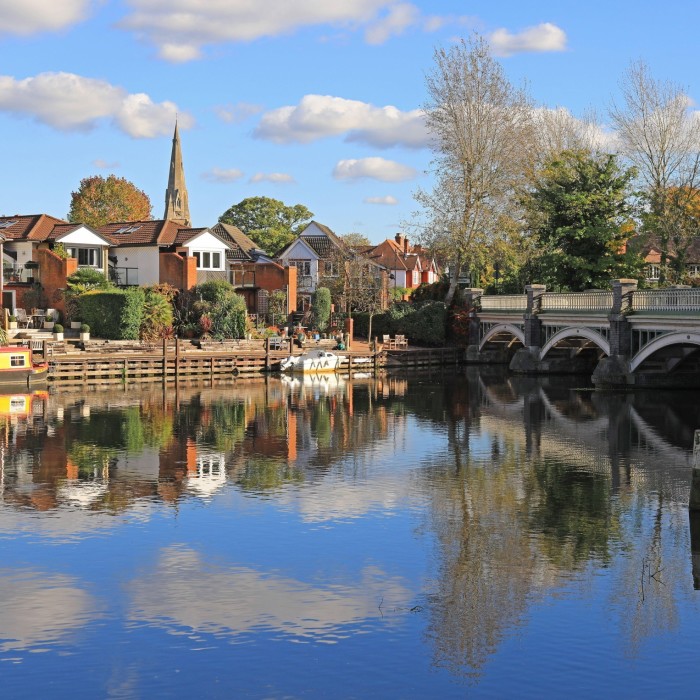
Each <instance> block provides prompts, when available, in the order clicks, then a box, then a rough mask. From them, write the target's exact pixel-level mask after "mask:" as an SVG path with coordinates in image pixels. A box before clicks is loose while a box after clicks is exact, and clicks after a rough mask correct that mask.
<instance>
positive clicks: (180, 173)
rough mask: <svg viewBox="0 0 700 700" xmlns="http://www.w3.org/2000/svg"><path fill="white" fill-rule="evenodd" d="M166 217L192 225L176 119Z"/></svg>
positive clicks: (166, 193) (164, 215) (166, 198)
mask: <svg viewBox="0 0 700 700" xmlns="http://www.w3.org/2000/svg"><path fill="white" fill-rule="evenodd" d="M163 218H164V219H171V220H173V221H177V222H178V223H181V224H183V225H184V226H191V225H192V222H191V221H190V205H189V201H188V197H187V185H186V184H185V168H184V167H183V165H182V149H181V147H180V133H179V131H178V130H177V119H176V120H175V133H174V134H173V152H172V154H171V156H170V174H169V176H168V189H167V190H166V191H165V214H163Z"/></svg>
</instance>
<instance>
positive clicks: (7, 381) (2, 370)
mask: <svg viewBox="0 0 700 700" xmlns="http://www.w3.org/2000/svg"><path fill="white" fill-rule="evenodd" d="M48 371H49V366H48V364H47V363H46V362H34V360H33V359H32V350H31V348H25V347H21V346H20V347H14V346H12V347H7V346H0V390H1V389H4V388H8V389H12V388H15V387H16V388H20V387H21V388H24V387H27V388H29V387H33V386H37V385H41V384H45V383H46V379H47V375H48Z"/></svg>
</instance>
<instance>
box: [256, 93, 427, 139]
mask: <svg viewBox="0 0 700 700" xmlns="http://www.w3.org/2000/svg"><path fill="white" fill-rule="evenodd" d="M340 134H346V140H347V141H356V142H361V143H366V144H369V145H370V146H374V147H375V148H390V147H392V146H405V147H407V148H425V147H427V146H428V145H429V144H430V137H429V134H428V131H427V129H426V127H425V120H424V117H423V112H422V111H421V110H419V109H414V110H412V111H410V112H402V111H401V110H399V109H397V108H396V107H393V106H391V105H388V106H386V107H375V106H374V105H371V104H368V103H367V102H360V101H359V100H348V99H345V98H343V97H332V96H330V95H305V96H304V97H303V98H302V99H301V102H299V104H298V105H297V106H287V107H280V108H278V109H274V110H272V111H270V112H267V113H266V114H264V115H263V116H262V118H261V119H260V123H259V124H258V126H257V127H256V129H255V131H254V136H256V137H257V138H260V139H265V140H268V141H273V142H274V143H293V142H296V143H310V142H311V141H316V140H318V139H321V138H325V137H329V136H338V135H340Z"/></svg>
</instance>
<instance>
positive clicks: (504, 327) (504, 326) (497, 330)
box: [479, 323, 525, 350]
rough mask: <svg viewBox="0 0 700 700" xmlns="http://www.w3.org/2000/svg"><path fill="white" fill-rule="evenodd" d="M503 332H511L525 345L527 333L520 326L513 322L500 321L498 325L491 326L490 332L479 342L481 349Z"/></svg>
mask: <svg viewBox="0 0 700 700" xmlns="http://www.w3.org/2000/svg"><path fill="white" fill-rule="evenodd" d="M502 333H509V334H510V335H512V336H513V337H514V338H515V339H516V340H519V341H520V342H521V343H522V344H523V345H525V333H524V332H523V329H522V328H518V327H517V326H514V325H512V324H511V323H499V324H498V325H497V326H494V327H493V328H489V330H488V332H487V333H486V335H485V336H484V337H483V338H482V339H481V342H480V343H479V350H483V349H484V347H485V346H486V344H487V343H489V342H490V341H491V340H492V339H493V338H495V337H496V336H498V335H501V334H502Z"/></svg>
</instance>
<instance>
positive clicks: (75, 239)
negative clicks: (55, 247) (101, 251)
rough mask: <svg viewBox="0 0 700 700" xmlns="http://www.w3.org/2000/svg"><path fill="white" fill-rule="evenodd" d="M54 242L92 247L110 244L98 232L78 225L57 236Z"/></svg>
mask: <svg viewBox="0 0 700 700" xmlns="http://www.w3.org/2000/svg"><path fill="white" fill-rule="evenodd" d="M56 242H57V243H63V245H65V246H74V245H84V246H91V247H93V248H96V247H99V246H108V245H111V243H110V242H109V241H108V240H107V239H106V238H103V237H102V236H100V234H99V233H95V232H94V231H91V230H90V229H89V228H87V226H78V228H76V229H75V230H73V231H70V232H69V233H64V234H63V235H62V236H57V237H56Z"/></svg>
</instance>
